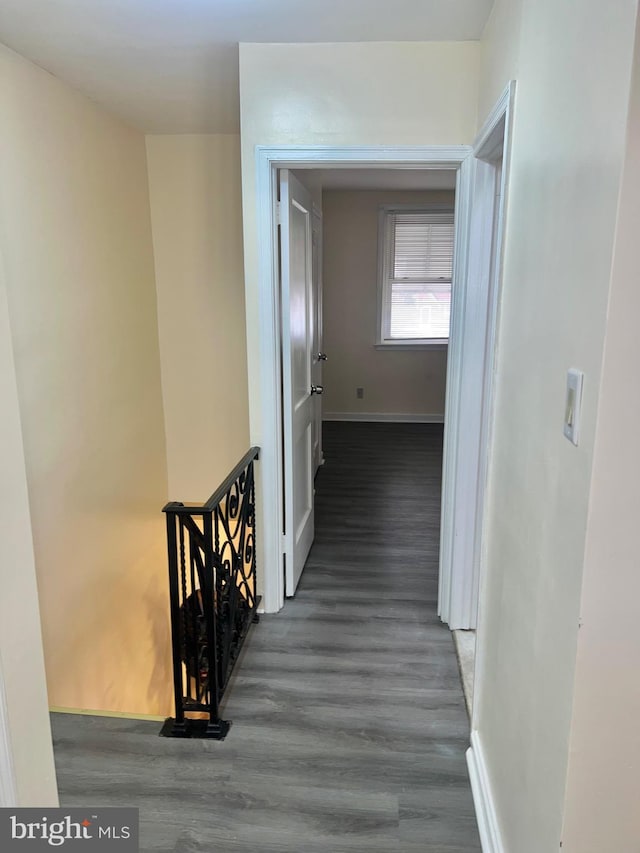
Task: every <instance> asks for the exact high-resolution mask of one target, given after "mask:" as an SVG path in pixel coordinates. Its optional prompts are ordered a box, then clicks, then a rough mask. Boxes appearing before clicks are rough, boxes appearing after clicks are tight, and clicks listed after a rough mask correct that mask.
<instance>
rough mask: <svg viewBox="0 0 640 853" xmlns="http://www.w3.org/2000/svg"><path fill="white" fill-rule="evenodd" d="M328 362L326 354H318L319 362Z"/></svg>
mask: <svg viewBox="0 0 640 853" xmlns="http://www.w3.org/2000/svg"><path fill="white" fill-rule="evenodd" d="M326 360H327V355H326V353H324V352H319V353H318V361H326Z"/></svg>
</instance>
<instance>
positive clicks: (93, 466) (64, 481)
mask: <svg viewBox="0 0 640 853" xmlns="http://www.w3.org/2000/svg"><path fill="white" fill-rule="evenodd" d="M0 77H1V78H2V81H3V83H2V87H1V88H0V116H1V118H2V158H1V159H0V246H1V248H2V252H3V253H4V258H5V270H6V287H7V296H8V306H9V314H10V321H11V330H12V335H13V351H14V358H15V371H16V378H17V389H18V398H19V403H20V413H21V419H22V434H23V440H24V451H25V459H26V471H27V481H28V488H29V501H30V509H31V519H32V525H33V544H34V549H35V558H36V568H37V575H38V588H39V595H40V608H41V616H42V633H43V640H44V650H45V664H46V670H47V679H48V687H49V700H50V702H51V703H52V705H54V706H64V707H76V708H93V709H103V710H115V711H135V712H140V713H156V714H161V713H165V712H167V711H168V710H169V709H170V706H171V667H170V654H169V632H168V612H167V611H168V607H167V580H166V555H165V549H164V531H163V519H162V514H161V508H162V506H163V504H164V502H165V501H166V499H167V474H166V452H165V441H164V427H163V412H162V399H161V390H160V370H159V352H158V333H157V316H156V299H155V285H154V269H153V253H152V245H151V227H150V217H149V197H148V184H147V170H146V157H145V144H144V137H143V136H142V134H140V133H138V132H137V131H134V130H132V129H130V128H128V127H126V126H125V125H123V124H122V123H121V122H119V121H117V120H115V119H114V118H112V117H111V116H109V115H107V114H106V113H104V112H102V111H100V110H99V109H98V108H97V107H96V106H95V105H94V104H92V103H91V102H90V101H88V100H87V99H85V98H83V97H82V96H80V95H79V94H78V93H77V92H75V91H73V90H71V89H70V88H68V87H66V86H64V85H63V84H62V83H60V82H59V81H58V80H56V79H55V78H54V77H52V76H51V75H49V74H47V73H46V72H44V71H42V70H41V69H39V68H37V67H36V66H34V65H32V64H31V63H29V62H27V61H25V60H23V59H21V58H20V57H18V56H17V55H16V54H14V53H12V52H11V51H8V50H6V49H4V48H3V49H1V50H0ZM19 568H20V567H19V566H13V567H12V569H13V571H17V570H19ZM27 570H28V564H27Z"/></svg>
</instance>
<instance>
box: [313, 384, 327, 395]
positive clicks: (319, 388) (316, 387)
mask: <svg viewBox="0 0 640 853" xmlns="http://www.w3.org/2000/svg"><path fill="white" fill-rule="evenodd" d="M323 391H324V388H323V387H322V385H312V386H311V393H312V394H322V392H323Z"/></svg>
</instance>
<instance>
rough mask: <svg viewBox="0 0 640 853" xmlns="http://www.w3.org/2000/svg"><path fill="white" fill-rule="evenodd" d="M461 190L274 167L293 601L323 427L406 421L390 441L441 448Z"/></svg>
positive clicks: (421, 179) (447, 182) (453, 177)
mask: <svg viewBox="0 0 640 853" xmlns="http://www.w3.org/2000/svg"><path fill="white" fill-rule="evenodd" d="M456 181H457V172H456V171H455V170H453V169H423V170H418V169H415V170H410V171H409V170H397V169H396V170H392V169H371V168H367V169H365V168H361V169H335V168H324V169H318V168H315V169H297V170H287V169H282V170H280V171H279V204H280V217H279V218H280V259H281V291H282V293H281V296H282V300H281V301H282V308H281V310H282V339H283V347H282V372H283V377H282V378H283V381H282V386H283V417H284V422H283V432H284V452H285V460H286V459H287V454H288V453H289V454H293V456H292V458H293V468H294V471H293V476H292V477H291V478H290V479H289V482H290V483H291V486H292V489H291V491H292V493H291V494H289V495H287V471H286V464H285V470H283V482H284V483H285V518H284V529H285V536H291V537H293V542H292V545H291V548H290V551H289V552H288V553H287V565H286V572H285V578H286V595H287V596H291V595H293V594H294V593H295V590H296V587H297V583H298V581H299V579H300V575H301V572H302V569H303V566H304V560H305V559H306V557H307V554H308V552H309V548H310V544H311V536H309V533H308V531H309V528H311V527H312V524H313V509H314V508H313V483H312V479H313V476H314V475H315V473H316V472H317V470H318V468H319V466H320V465H321V464H322V461H323V454H322V423H323V421H324V423H325V429H326V428H327V424H328V423H333V424H336V423H339V422H342V423H345V422H347V423H368V424H383V423H386V424H392V423H393V424H398V425H400V424H403V425H404V430H403V428H402V427H398V428H397V429H396V430H395V432H394V436H396V440H398V438H399V440H401V441H403V443H405V442H404V438H403V436H405V435H406V436H413V437H414V440H415V441H420V440H421V438H420V436H422V440H424V441H430V442H431V441H433V442H435V443H436V444H437V443H438V441H439V442H440V446H441V444H442V425H443V423H444V412H445V388H446V372H447V347H448V338H449V326H450V305H451V282H452V268H453V248H454V211H455V190H456ZM283 207H284V208H285V209H284V210H283ZM305 223H306V225H305ZM308 258H310V260H311V262H310V264H309V263H308V262H307V259H308ZM305 276H307V277H309V276H310V282H307V283H306V284H305ZM308 300H310V304H308ZM308 324H310V327H309V334H308V340H307V341H306V342H305V340H304V337H305V336H304V330H305V327H307V325H308ZM292 387H295V389H296V391H295V393H293V392H292ZM301 419H303V420H304V424H303V425H301V423H300V421H301ZM409 424H429V425H431V427H430V429H429V430H427V431H426V432H425V431H422V432H421V431H420V430H415V429H414V430H410V429H409V428H408V425H409ZM305 431H306V432H307V433H308V435H306V436H305ZM339 431H340V430H339V428H338V427H336V426H334V427H333V432H336V433H337V432H339ZM342 431H343V432H344V430H342ZM427 434H428V435H427ZM365 435H366V440H367V441H368V442H372V441H373V442H375V436H376V435H378V436H379V440H380V441H385V440H388V439H389V437H390V435H391V431H389V430H386V431H385V430H383V429H380V428H379V429H378V430H377V432H376V430H375V429H373V430H366V431H363V436H365ZM310 448H312V449H311V452H310ZM415 450H416V451H419V450H420V448H418V447H416V448H415ZM406 452H407V453H408V454H409V455H410V454H411V453H412V447H411V446H410V444H406ZM419 517H420V516H419V513H418V514H417V515H416V519H417V521H416V523H419V521H418V519H419ZM311 533H312V531H311ZM435 539H436V544H437V536H436V537H435ZM289 553H290V554H291V557H289Z"/></svg>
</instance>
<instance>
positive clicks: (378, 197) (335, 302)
mask: <svg viewBox="0 0 640 853" xmlns="http://www.w3.org/2000/svg"><path fill="white" fill-rule="evenodd" d="M454 201H455V196H454V193H453V192H446V191H445V192H398V191H393V192H391V191H385V192H379V191H378V192H377V191H372V190H359V191H344V190H334V191H331V190H329V191H325V192H324V193H323V227H324V241H323V254H324V266H323V286H324V289H323V303H324V311H323V314H324V348H325V351H326V352H327V353H328V354H329V359H328V361H327V362H326V364H325V365H324V370H323V384H324V394H323V397H322V404H323V413H324V415H325V417H326V416H327V414H332V413H335V414H355V415H362V414H363V413H376V414H413V415H424V416H440V417H444V395H445V383H446V374H447V351H446V349H439V350H425V349H422V350H405V351H403V350H399V349H386V350H381V349H375V346H374V345H375V343H376V315H377V301H378V219H379V211H380V206H381V205H384V204H424V205H427V206H428V205H429V204H450V205H451V209H452V210H453V206H454ZM357 387H362V388H364V398H363V399H361V400H359V399H357V397H356V388H357Z"/></svg>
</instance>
